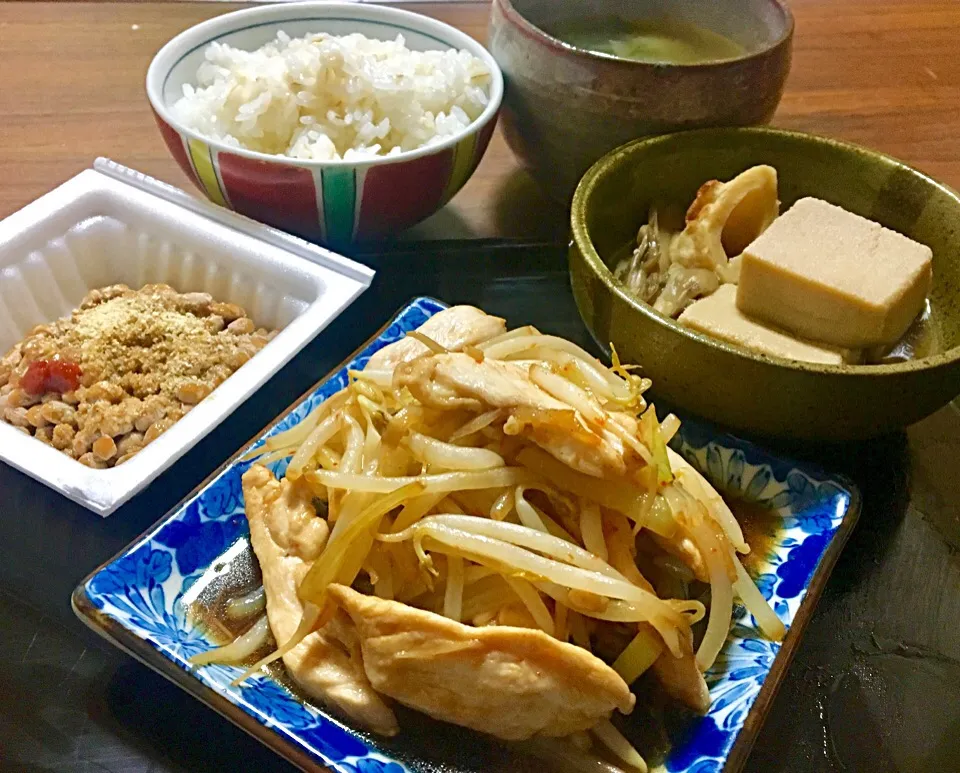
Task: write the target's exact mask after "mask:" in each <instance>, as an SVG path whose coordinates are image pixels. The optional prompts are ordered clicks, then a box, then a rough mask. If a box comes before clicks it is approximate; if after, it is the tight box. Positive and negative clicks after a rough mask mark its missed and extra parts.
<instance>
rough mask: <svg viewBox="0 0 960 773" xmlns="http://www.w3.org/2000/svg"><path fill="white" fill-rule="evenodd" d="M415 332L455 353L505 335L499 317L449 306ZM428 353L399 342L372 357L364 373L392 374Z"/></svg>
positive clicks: (413, 341)
mask: <svg viewBox="0 0 960 773" xmlns="http://www.w3.org/2000/svg"><path fill="white" fill-rule="evenodd" d="M418 332H420V333H423V334H424V335H425V336H429V337H430V338H432V339H433V340H434V341H436V342H437V343H438V344H440V345H441V346H442V347H443V348H444V349H449V350H450V351H453V352H456V351H460V350H462V349H463V348H464V347H465V346H476V345H477V344H480V343H483V342H484V341H489V340H490V339H491V338H495V337H496V336H498V335H501V334H502V333H506V332H507V325H506V322H505V321H504V320H502V319H500V317H492V316H490V315H489V314H486V313H484V312H482V311H480V309H477V308H474V307H473V306H451V307H450V308H449V309H444V310H443V311H441V312H439V313H438V314H434V315H433V316H432V317H430V319H428V320H427V321H426V322H424V323H423V324H422V325H421V326H420V327H419V328H418ZM429 351H430V350H429V349H428V348H427V347H426V345H424V344H422V343H420V342H419V341H417V340H416V339H414V338H403V339H401V340H400V341H396V342H395V343H392V344H390V345H389V346H385V347H384V348H383V349H381V350H380V351H379V352H377V353H376V354H374V355H373V356H372V357H371V358H370V361H369V362H368V363H367V368H366V369H368V370H390V371H392V370H393V369H394V368H395V367H396V366H397V365H399V364H400V363H401V362H409V361H410V360H414V359H416V358H417V357H420V356H421V355H424V354H427V353H428V352H429Z"/></svg>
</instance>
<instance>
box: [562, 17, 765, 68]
mask: <svg viewBox="0 0 960 773" xmlns="http://www.w3.org/2000/svg"><path fill="white" fill-rule="evenodd" d="M548 31H549V32H550V33H551V34H552V35H554V36H555V37H557V38H559V39H560V40H563V41H564V42H566V43H569V44H570V45H573V46H577V47H578V48H585V49H588V50H590V51H596V52H598V53H601V54H610V55H611V56H616V57H619V58H620V59H630V60H633V61H637V62H650V63H665V64H699V63H702V62H712V61H717V60H722V59H735V58H737V57H739V56H742V55H743V54H744V53H745V51H746V49H744V47H743V46H741V45H740V44H739V43H736V42H735V41H733V40H730V38H727V37H724V36H723V35H720V34H719V33H716V32H713V31H711V30H708V29H705V28H703V27H698V26H696V25H694V24H690V23H688V22H684V21H679V20H676V19H644V20H627V19H623V18H621V17H618V16H611V17H600V18H592V19H577V20H573V21H569V22H562V23H560V24H558V25H556V26H555V27H554V28H553V29H551V30H548Z"/></svg>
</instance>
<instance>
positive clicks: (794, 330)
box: [615, 166, 933, 365]
mask: <svg viewBox="0 0 960 773" xmlns="http://www.w3.org/2000/svg"><path fill="white" fill-rule="evenodd" d="M932 258H933V254H932V252H931V250H930V248H929V247H927V246H925V245H923V244H919V243H918V242H915V241H914V240H912V239H909V238H908V237H906V236H904V235H902V234H899V233H897V232H895V231H892V230H890V229H888V228H884V227H883V226H881V225H879V224H878V223H875V222H873V221H871V220H868V219H866V218H863V217H860V216H858V215H855V214H853V213H851V212H847V211H846V210H844V209H841V208H840V207H837V206H834V205H833V204H830V203H828V202H826V201H822V200H820V199H815V198H803V199H800V200H799V201H797V202H796V203H795V204H794V205H793V206H792V207H790V209H788V210H787V211H786V212H785V213H784V214H782V215H780V214H779V201H778V197H777V173H776V170H774V169H773V168H772V167H769V166H756V167H753V168H751V169H748V170H747V171H745V172H743V173H742V174H740V175H738V176H737V177H736V178H734V179H733V180H730V181H729V182H726V183H721V182H718V181H716V180H713V181H710V182H708V183H705V184H704V185H703V186H702V187H701V188H700V190H699V191H698V193H697V198H696V201H694V203H693V204H692V205H691V206H690V208H689V209H688V211H687V213H686V217H685V219H684V222H683V223H682V224H679V225H678V224H668V223H665V222H664V220H663V218H662V216H661V214H660V213H659V212H658V211H657V210H653V211H652V212H651V214H650V219H649V222H648V223H646V224H645V225H644V226H642V227H641V229H640V232H639V235H638V242H637V247H636V249H634V250H633V252H632V254H631V255H630V256H629V257H628V258H626V259H624V260H622V261H620V263H619V264H618V266H617V268H616V272H615V273H616V276H617V278H618V279H620V280H621V281H622V282H623V283H624V285H625V287H626V288H627V289H628V290H629V291H630V292H632V293H633V294H635V295H636V296H637V297H638V298H640V299H641V300H643V301H646V302H647V303H650V304H651V305H653V307H654V308H655V309H656V310H657V311H659V312H661V313H663V314H666V315H668V316H671V317H676V318H678V320H679V322H680V324H682V325H684V326H686V327H689V328H691V329H694V330H697V331H699V332H702V333H707V334H708V335H711V336H713V337H715V338H719V339H721V340H723V341H727V342H729V343H733V344H737V345H739V346H743V347H745V348H748V349H752V350H754V351H757V352H760V353H763V354H769V355H774V356H777V357H784V358H787V359H794V360H803V361H808V362H817V363H823V364H830V365H841V364H843V363H860V362H865V361H866V362H870V361H874V360H878V359H881V358H884V357H887V356H889V355H890V354H891V353H892V352H894V351H895V350H900V351H897V352H896V355H897V356H898V357H899V358H902V356H903V353H904V352H906V351H907V350H909V349H913V348H915V347H914V346H913V344H914V342H915V340H916V339H917V338H918V337H919V336H920V331H919V328H920V327H921V326H922V323H923V322H925V321H926V318H927V317H928V316H929V305H928V303H927V295H928V293H929V292H930V287H931V284H932V279H933V260H932ZM908 334H909V335H908ZM905 337H907V338H908V340H907V341H906V344H907V345H902V343H901V342H904V340H905ZM898 344H901V345H899V346H898Z"/></svg>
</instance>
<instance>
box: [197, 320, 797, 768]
mask: <svg viewBox="0 0 960 773" xmlns="http://www.w3.org/2000/svg"><path fill="white" fill-rule="evenodd" d="M649 386H650V382H649V381H648V380H647V379H643V378H641V377H640V376H638V375H636V374H635V373H633V372H631V370H630V369H629V368H628V367H625V366H623V365H621V364H620V363H619V362H618V361H617V360H616V358H614V366H613V368H607V367H605V366H604V365H602V364H601V363H600V362H599V361H597V360H596V359H594V358H593V357H592V356H590V355H589V354H588V353H587V352H585V351H583V350H582V349H580V348H579V347H577V346H576V345H574V344H572V343H570V342H569V341H566V340H564V339H562V338H557V337H554V336H549V335H543V334H541V333H540V332H539V331H538V330H536V329H535V328H532V327H522V328H518V329H515V330H507V328H506V326H505V324H504V321H503V320H502V319H499V318H496V317H492V316H489V315H487V314H485V313H483V312H481V311H479V310H478V309H474V308H472V307H465V306H460V307H454V308H451V309H448V310H446V311H444V312H442V313H440V314H437V315H436V316H434V317H433V318H431V319H430V320H429V321H427V322H426V323H424V324H423V326H422V327H421V328H420V329H419V330H418V331H416V332H414V333H411V334H410V335H409V336H408V337H407V338H405V339H404V340H402V341H399V342H397V343H395V344H392V345H390V346H388V347H386V348H384V349H382V350H380V351H379V352H378V353H377V354H375V355H374V356H373V357H372V358H371V359H370V361H369V362H368V364H367V365H366V367H365V368H364V369H363V370H362V371H358V372H352V373H351V382H350V384H349V386H348V387H347V388H346V389H344V390H343V391H341V392H339V393H337V394H335V395H333V396H332V397H330V398H329V399H327V400H326V401H325V402H324V403H323V404H321V405H320V406H319V407H317V408H316V409H315V410H314V411H313V412H312V413H311V414H310V416H309V417H307V418H306V419H304V420H303V421H302V422H300V423H299V424H298V425H297V426H295V427H294V428H292V429H290V430H288V431H286V432H284V433H281V434H279V435H276V436H273V437H270V438H268V440H267V441H266V443H265V444H264V445H263V446H261V447H259V448H257V449H255V451H254V452H253V453H252V454H251V455H250V458H251V459H253V458H256V460H257V461H256V463H254V464H253V465H252V466H251V467H250V468H249V470H248V471H247V472H246V473H245V474H244V476H243V495H244V500H245V507H246V516H247V520H248V521H249V525H250V538H251V544H252V546H253V550H254V552H255V553H256V556H257V558H258V560H259V563H260V567H261V570H262V574H263V585H264V591H265V598H266V621H267V622H266V623H265V622H263V621H262V620H261V621H260V622H258V623H257V624H255V625H254V626H253V627H252V628H251V629H250V631H249V632H248V633H247V634H244V635H243V636H241V637H240V638H239V639H237V640H236V641H234V642H233V643H231V644H229V645H227V646H226V647H223V648H220V649H216V650H211V651H209V652H206V653H203V654H202V655H201V656H199V657H197V658H194V663H197V664H202V663H210V662H243V659H244V658H246V657H248V656H250V655H251V654H252V653H253V652H255V651H257V650H258V649H259V648H260V647H262V646H263V645H264V643H265V639H266V637H267V635H268V630H267V628H268V625H269V631H271V632H272V633H273V636H274V638H275V640H276V642H277V643H278V644H279V649H278V650H277V651H276V652H275V653H274V654H273V655H271V656H269V657H268V658H266V659H264V660H262V661H261V662H260V663H258V664H257V665H255V666H254V667H253V668H252V669H251V670H249V671H247V672H246V674H245V676H246V675H249V674H252V673H253V672H254V671H255V670H256V669H258V668H259V667H261V666H262V665H265V664H266V663H268V662H270V661H273V660H276V659H282V661H283V664H284V666H285V667H286V670H287V672H288V673H289V675H290V677H291V678H292V679H293V680H294V681H295V682H296V683H297V685H299V687H300V688H301V689H302V690H303V691H304V692H305V693H306V694H307V695H308V696H309V697H311V698H313V699H316V700H318V701H320V702H322V703H324V704H326V705H328V706H330V707H332V708H334V709H335V710H337V711H339V712H341V713H343V714H345V715H346V716H348V717H349V718H350V719H351V720H353V722H355V723H357V724H358V725H360V726H362V727H364V728H367V729H369V730H372V731H374V732H376V733H381V734H384V735H393V734H395V733H397V732H399V730H400V728H399V724H398V721H397V717H396V714H395V713H394V710H393V706H394V705H395V704H401V705H403V706H407V707H410V708H413V709H416V710H418V711H420V712H423V713H424V714H427V715H429V716H430V717H433V718H435V719H438V720H442V721H445V722H450V723H454V724H457V725H462V726H464V727H468V728H472V729H474V730H477V731H480V732H483V733H488V734H490V735H493V736H496V737H498V738H501V739H504V740H507V741H515V742H524V743H525V744H527V746H526V747H525V748H528V749H530V750H531V751H534V752H536V753H540V754H547V755H549V756H550V757H551V759H552V760H553V761H554V763H556V765H557V766H558V767H555V768H552V769H579V770H584V769H596V770H611V769H612V767H611V766H612V765H613V764H614V762H615V764H616V769H620V770H629V771H636V770H645V769H646V765H645V762H644V759H643V757H642V756H641V754H640V752H638V751H637V750H636V749H634V748H633V746H632V745H631V744H630V743H629V742H628V741H627V740H626V738H625V737H624V736H623V735H622V734H621V733H620V732H619V731H618V730H617V729H616V728H615V726H614V724H612V723H611V721H610V719H611V716H612V715H613V714H615V713H617V714H621V715H625V714H629V713H630V712H631V711H632V710H633V708H634V705H635V702H636V697H635V695H634V693H633V692H632V691H631V685H632V684H633V683H634V682H636V680H637V679H638V678H639V677H640V676H641V675H642V674H644V673H645V672H647V671H648V670H652V672H653V673H654V674H655V675H656V678H657V679H658V680H659V681H660V682H661V683H662V686H663V688H664V689H665V691H666V692H667V693H668V694H669V695H671V696H673V697H674V698H675V699H676V700H678V701H681V702H682V703H684V704H686V705H687V706H689V707H690V708H691V709H693V710H695V711H697V712H703V711H705V710H706V709H707V708H708V706H709V702H710V698H709V694H708V691H707V686H706V683H705V681H704V678H703V673H704V672H705V671H706V670H707V669H709V668H710V666H711V665H712V664H713V663H714V660H715V659H716V657H717V655H718V653H719V652H720V650H721V648H722V646H723V644H724V642H725V640H726V638H727V634H728V631H729V628H730V623H731V616H732V610H733V603H734V599H735V598H739V599H740V600H741V601H742V602H743V603H744V604H745V605H746V606H747V607H748V608H749V609H750V611H751V612H752V613H753V614H754V616H755V617H756V619H757V620H758V621H759V623H760V625H761V627H762V629H763V632H764V633H765V634H766V635H768V636H769V637H771V638H773V639H778V640H779V639H780V638H781V637H782V636H783V634H784V626H783V624H782V623H781V622H780V620H779V619H778V617H777V616H776V614H774V612H773V611H772V610H771V609H770V607H769V606H768V605H767V603H766V601H765V600H764V598H763V596H762V595H761V593H760V591H759V590H758V589H757V587H756V586H755V585H754V584H753V582H752V581H751V580H750V578H749V576H748V575H747V573H746V572H745V570H744V568H743V566H742V565H741V563H740V560H739V558H738V556H737V554H738V552H740V553H745V552H747V551H748V550H749V548H748V546H747V545H746V543H745V541H744V538H743V534H742V532H741V529H740V526H739V525H738V523H737V520H736V519H735V517H734V516H733V514H732V512H731V510H730V509H729V507H728V506H727V504H726V503H725V502H724V500H723V499H722V497H721V496H720V495H719V494H718V493H717V492H716V491H714V489H713V488H711V486H710V485H709V484H708V483H707V481H706V480H705V479H704V478H703V477H701V476H700V475H699V474H698V473H697V472H696V471H695V470H694V469H693V468H692V467H691V466H690V465H689V464H687V463H686V462H685V461H684V460H683V459H682V458H681V457H680V456H679V455H677V454H676V453H674V452H673V451H672V450H671V449H670V448H669V447H668V446H667V443H668V442H669V440H670V439H671V438H672V436H673V435H674V434H675V433H676V431H677V429H678V428H679V421H678V420H677V419H676V417H674V416H672V415H670V416H666V417H665V418H663V419H662V420H660V419H658V417H657V414H656V411H655V408H654V407H653V406H652V405H648V404H647V402H646V401H645V399H644V392H645V391H646V390H647V389H648V387H649ZM273 470H277V471H281V470H282V471H283V472H282V474H281V476H280V477H279V478H278V477H277V476H276V475H275V473H274V471H273ZM241 603H242V604H245V603H246V601H245V600H241ZM267 623H268V625H267ZM243 678H244V677H241V679H240V680H238V681H240V682H242V681H243ZM600 759H604V760H606V762H603V763H600V762H599V761H598V760H600ZM560 761H562V762H560ZM591 761H592V762H591ZM591 764H593V765H606V766H607V767H599V768H598V767H593V768H590V767H589V766H590V765H591ZM585 766H586V767H585Z"/></svg>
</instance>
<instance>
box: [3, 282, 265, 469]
mask: <svg viewBox="0 0 960 773" xmlns="http://www.w3.org/2000/svg"><path fill="white" fill-rule="evenodd" d="M274 335H275V333H272V332H268V331H267V330H265V329H263V328H257V326H256V325H255V324H254V323H253V320H252V319H250V318H249V317H248V316H247V314H246V312H245V311H244V310H243V309H242V308H240V307H239V306H237V305H235V304H232V303H220V302H217V301H215V300H214V299H213V298H212V297H211V296H210V295H209V294H207V293H178V292H176V291H175V290H174V289H173V288H172V287H170V286H168V285H163V284H153V285H146V286H144V287H143V288H141V289H140V290H131V289H130V288H129V287H127V286H126V285H122V284H119V285H111V286H109V287H103V288H100V289H96V290H92V291H91V292H90V293H88V294H87V296H86V297H85V298H84V299H83V301H82V302H81V303H80V306H79V308H77V309H76V311H74V312H73V314H71V315H70V316H69V317H64V318H63V319H59V320H57V321H55V322H53V323H51V324H49V325H39V326H38V327H36V328H34V329H33V330H32V331H31V332H30V334H29V335H28V336H27V337H26V338H25V339H24V340H23V341H21V342H20V343H18V344H17V345H16V346H14V347H13V349H11V350H10V351H9V352H8V353H7V354H6V355H5V356H4V357H3V359H2V360H0V384H2V386H0V416H2V419H3V421H5V422H7V423H8V424H12V425H13V426H14V427H17V428H18V429H20V430H21V431H22V432H25V433H27V434H29V435H32V436H33V437H35V438H37V439H38V440H41V441H43V442H44V443H46V444H47V445H51V446H53V447H54V448H56V449H58V450H60V451H62V452H63V453H65V454H67V455H68V456H70V457H72V458H73V459H76V460H78V461H79V462H80V463H81V464H85V465H87V466H88V467H94V468H97V469H103V468H107V467H114V466H116V465H118V464H122V463H123V462H125V461H126V460H127V459H129V458H131V457H132V456H133V455H134V454H136V453H137V452H138V451H140V450H141V449H142V448H144V447H145V446H147V445H149V444H150V443H151V442H153V441H154V440H156V438H158V437H159V436H160V435H162V434H163V433H164V432H166V431H167V430H168V429H169V428H170V427H171V426H173V424H174V423H175V422H176V421H178V420H179V419H180V418H181V417H182V416H184V415H185V414H186V413H188V412H189V411H190V410H191V409H192V408H193V407H194V406H195V405H196V404H197V403H199V402H200V401H201V400H203V399H204V398H205V397H206V396H207V395H208V394H210V393H211V392H212V391H213V390H214V389H216V387H217V386H219V385H220V384H221V383H222V382H223V381H225V380H226V379H227V378H228V377H229V376H230V375H232V374H233V373H234V371H236V370H237V369H238V368H240V367H241V366H242V365H243V364H244V363H246V362H247V360H249V359H250V358H251V357H252V356H253V355H254V354H256V353H257V352H258V351H259V350H260V349H262V348H263V347H264V346H265V345H266V344H267V342H268V341H269V340H270V339H271V338H273V336H274Z"/></svg>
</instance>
